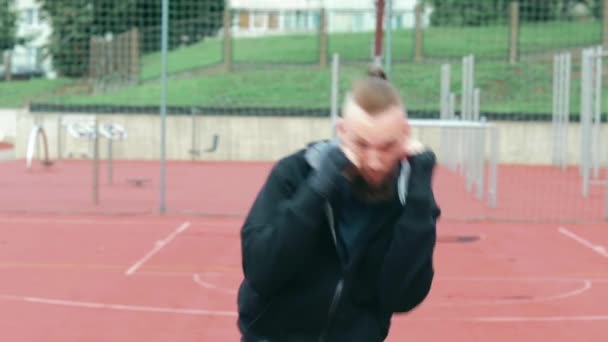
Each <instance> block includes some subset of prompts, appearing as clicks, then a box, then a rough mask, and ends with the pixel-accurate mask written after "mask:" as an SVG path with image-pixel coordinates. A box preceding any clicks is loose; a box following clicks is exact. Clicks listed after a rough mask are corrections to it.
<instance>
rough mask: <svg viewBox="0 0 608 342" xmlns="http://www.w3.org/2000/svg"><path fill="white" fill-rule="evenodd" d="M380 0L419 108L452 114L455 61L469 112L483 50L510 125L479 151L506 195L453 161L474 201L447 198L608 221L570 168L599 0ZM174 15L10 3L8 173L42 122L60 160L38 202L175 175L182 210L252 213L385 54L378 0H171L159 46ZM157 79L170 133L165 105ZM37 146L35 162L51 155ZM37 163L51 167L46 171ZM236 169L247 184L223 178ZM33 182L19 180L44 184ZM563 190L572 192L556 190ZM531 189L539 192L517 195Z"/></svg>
mask: <svg viewBox="0 0 608 342" xmlns="http://www.w3.org/2000/svg"><path fill="white" fill-rule="evenodd" d="M336 3H338V2H336ZM385 3H387V4H389V5H390V6H389V5H387V7H386V11H385V12H384V18H385V22H384V32H383V34H382V38H383V53H384V55H383V56H382V57H383V61H387V62H388V64H385V67H386V69H387V70H388V71H389V76H390V78H391V80H392V81H393V82H394V83H395V85H396V86H397V87H398V88H399V89H400V90H401V92H402V94H403V96H404V98H405V101H406V105H407V109H408V114H409V115H410V117H411V118H413V119H441V121H442V120H445V119H446V118H444V117H442V116H441V114H440V113H441V108H442V107H441V98H442V92H441V80H442V68H445V67H442V66H444V65H449V68H450V77H449V80H448V84H449V90H450V92H451V94H453V97H454V105H455V110H454V117H455V118H460V117H462V116H463V114H462V113H461V110H460V108H461V103H462V102H463V101H464V100H465V97H466V96H467V93H466V92H465V91H464V87H463V84H464V82H465V80H464V79H463V75H465V73H464V72H463V57H465V56H474V68H473V75H472V84H473V85H474V87H475V88H478V89H479V94H480V103H479V112H480V113H479V114H480V115H479V117H484V118H485V120H486V122H488V123H489V124H492V125H495V126H496V127H499V128H500V132H501V134H500V136H499V138H494V139H499V140H498V142H499V143H498V145H497V146H495V147H491V146H490V145H489V143H490V141H492V139H493V138H492V136H491V135H490V131H487V132H486V135H485V138H484V141H485V143H486V145H485V147H484V153H483V155H484V158H483V161H484V163H485V164H483V165H485V166H484V170H486V169H487V171H486V173H484V175H485V176H486V177H485V178H484V179H483V182H484V184H485V183H487V182H488V181H489V178H488V177H487V176H488V172H489V170H490V168H491V165H490V161H491V160H492V158H497V160H498V179H497V187H496V188H497V189H498V193H497V194H496V197H495V198H496V202H497V207H496V208H492V207H489V206H488V202H487V198H484V199H482V200H481V201H480V200H478V199H476V198H477V197H476V196H477V195H476V193H474V192H473V191H472V190H470V189H467V186H466V185H467V181H468V180H467V179H466V177H465V178H463V177H464V174H461V173H458V172H462V171H458V170H456V171H457V172H456V173H454V170H452V169H450V168H448V167H447V165H443V164H442V166H446V167H445V168H442V169H441V170H442V171H441V173H440V178H439V180H438V182H439V183H438V184H440V185H441V186H440V188H441V189H444V190H440V192H443V195H442V198H444V199H445V203H446V204H445V207H446V208H459V207H458V206H459V205H462V203H469V204H468V207H466V208H463V209H462V210H449V209H448V210H447V211H446V215H447V216H446V217H448V218H450V217H451V218H455V219H522V220H541V221H547V220H584V221H598V220H602V219H603V208H602V206H603V205H604V201H603V197H602V196H603V194H604V187H603V186H601V181H602V179H601V177H600V178H598V179H595V180H594V182H595V184H594V185H593V186H592V187H591V190H590V195H589V196H591V197H592V199H589V198H588V197H584V196H582V195H581V196H579V194H578V192H580V191H578V190H580V189H579V185H580V182H581V179H580V178H579V176H577V172H576V170H575V169H576V167H577V165H578V163H579V160H580V155H581V152H580V149H579V148H578V147H576V146H578V143H579V140H580V135H577V133H576V132H579V130H578V128H577V127H578V126H577V124H578V123H577V122H578V113H579V111H580V107H581V101H580V98H581V90H582V86H581V78H580V70H581V64H580V60H579V58H578V57H579V56H580V53H581V50H582V49H583V48H585V47H588V46H594V45H601V44H602V42H603V38H604V37H605V36H604V35H603V34H602V32H603V31H604V30H605V29H606V25H605V24H604V22H603V21H602V18H603V15H602V13H603V7H602V6H601V4H602V3H603V2H602V1H598V0H596V1H591V0H590V1H574V0H572V1H567V0H560V1H531V0H530V1H523V0H522V1H519V2H513V1H507V0H494V1H485V2H481V1H474V0H463V1H431V0H427V1H397V0H393V1H392V2H388V1H385ZM161 14H162V8H161V6H160V2H155V3H151V2H148V1H127V2H119V1H111V0H107V1H101V2H92V1H88V0H79V1H74V0H70V1H68V0H65V1H32V2H20V1H7V0H0V49H2V50H3V53H2V57H3V58H2V63H0V80H1V81H0V107H3V108H11V109H4V110H3V111H0V115H3V116H4V118H6V117H8V116H7V115H8V114H4V113H10V112H11V111H12V113H17V114H15V115H14V118H15V119H14V122H15V124H14V125H11V126H10V127H14V128H11V130H12V132H8V134H7V132H4V134H3V135H2V136H3V137H5V138H4V139H5V140H7V139H8V140H11V141H12V142H14V143H15V155H16V156H17V158H18V160H17V161H16V162H15V164H14V165H15V166H14V167H15V168H14V170H13V171H11V172H14V176H15V177H16V178H19V177H23V174H22V173H21V171H19V170H21V168H22V164H23V163H22V162H21V160H22V159H27V157H28V155H29V154H28V153H29V151H30V142H29V140H28V139H30V136H32V133H31V132H33V129H34V128H36V127H42V128H44V130H43V131H44V134H45V138H46V141H47V145H48V146H47V147H48V153H49V159H50V160H54V161H55V162H54V164H53V166H50V167H51V168H54V169H55V170H57V172H54V173H44V174H43V175H44V176H41V174H39V173H36V172H34V174H35V175H36V176H40V177H48V178H46V180H45V181H44V182H43V184H45V187H40V189H38V190H37V191H38V192H39V193H37V195H36V196H38V197H39V198H41V199H44V200H41V201H40V202H39V203H40V205H39V207H38V208H37V209H36V208H34V209H32V210H40V211H44V210H46V211H60V210H63V209H65V210H68V211H69V210H73V211H78V212H83V211H106V212H123V211H126V212H154V211H156V210H157V208H158V202H159V200H160V199H159V196H160V195H159V194H160V193H161V189H162V188H164V187H165V186H166V190H167V191H166V193H165V194H164V195H163V196H165V199H166V201H167V202H166V204H167V207H168V208H169V209H170V210H174V211H178V212H196V213H206V214H218V215H219V214H221V215H242V214H243V213H244V212H245V211H246V209H247V206H248V205H249V203H250V200H251V197H252V196H253V195H254V194H255V192H256V191H257V189H258V188H259V185H260V183H261V182H262V181H263V179H264V177H265V174H266V172H267V171H268V169H269V167H270V164H271V163H272V162H274V161H276V160H278V159H279V158H280V157H281V156H283V155H284V154H286V153H288V152H289V151H294V150H297V149H298V148H301V147H303V146H305V145H306V143H307V142H309V141H311V140H318V139H327V138H330V137H331V132H332V128H331V125H330V123H331V118H330V113H331V109H332V103H334V104H335V103H336V99H335V98H332V93H333V94H337V95H338V101H337V103H338V105H339V103H340V101H339V99H341V98H342V97H343V95H344V93H345V92H346V91H347V90H348V88H349V86H350V84H351V82H352V81H353V80H354V79H355V78H357V77H361V76H363V75H364V74H365V69H366V67H367V66H368V65H369V64H370V63H372V61H373V58H374V47H375V44H376V41H377V39H378V38H379V37H380V36H378V35H377V34H376V26H377V25H376V20H377V14H378V13H377V11H376V7H375V2H372V1H369V2H365V3H357V4H356V5H348V6H346V5H344V6H337V5H336V6H330V5H329V4H328V5H327V6H325V7H322V6H320V5H319V4H316V3H313V2H310V5H307V6H300V7H297V8H296V7H295V6H291V5H288V4H284V3H281V2H272V1H266V2H263V1H260V2H255V3H254V2H247V1H232V2H231V3H230V6H228V5H226V2H224V1H215V0H201V1H193V0H181V1H178V0H172V1H170V3H169V7H168V12H167V19H168V20H167V37H166V38H167V40H166V43H167V48H168V52H167V54H166V55H163V53H162V51H161V48H162V44H161V38H162V33H163V26H162V15H161ZM564 51H567V52H570V53H572V56H573V60H572V70H571V71H572V79H571V83H570V89H571V91H570V98H569V101H568V102H567V103H568V105H569V110H570V116H569V120H570V121H569V123H568V125H569V128H568V129H569V130H571V131H572V132H574V133H572V134H570V135H569V136H568V139H569V145H568V146H570V147H569V148H570V149H571V151H570V152H569V153H570V158H569V160H570V163H571V164H570V168H568V169H567V170H566V171H563V170H561V169H560V170H556V169H554V168H552V166H551V150H552V141H554V136H553V134H554V133H553V131H552V121H551V118H552V111H553V105H554V103H555V102H554V101H555V99H554V95H555V94H554V89H555V88H554V84H553V77H554V65H553V62H554V60H553V57H554V56H555V55H556V54H558V53H561V52H564ZM334 56H336V58H337V59H336V60H337V61H339V67H338V68H336V69H335V70H336V71H337V78H335V77H334V76H336V75H332V61H333V60H334ZM163 66H166V72H167V80H166V83H164V85H165V86H166V88H163V82H162V81H163V77H162V71H163ZM332 84H336V87H337V88H336V89H335V91H332ZM162 89H166V95H167V96H166V104H167V107H166V113H167V117H166V125H165V126H164V127H165V130H166V132H167V136H166V140H163V139H162V131H161V129H160V127H161V122H162V120H161V118H160V117H159V115H158V113H159V112H160V107H159V105H160V104H161V90H162ZM602 94H603V90H602ZM334 110H336V108H334ZM4 118H3V120H2V121H0V122H6V120H4ZM94 125H98V126H99V130H96V129H95V127H94ZM443 125H444V124H442V123H441V122H438V123H437V125H435V126H433V127H428V126H425V127H421V128H420V129H419V130H417V132H418V134H421V137H422V138H423V140H426V141H429V144H433V146H434V147H436V148H437V149H441V146H445V142H444V145H441V144H440V141H441V139H440V137H442V136H452V137H453V136H463V134H465V133H463V132H465V131H466V130H460V131H457V130H456V129H453V131H450V132H452V133H449V132H448V133H446V128H445V127H443ZM7 127H8V125H7ZM469 128H470V127H469ZM601 129H604V128H603V126H602V128H601ZM4 130H5V131H6V130H7V128H4ZM96 131H99V132H101V131H104V132H105V133H104V134H105V135H104V134H101V133H100V134H94V133H92V132H96ZM454 132H460V133H454ZM40 140H42V139H40ZM163 141H164V143H163ZM467 144H468V143H467ZM31 146H34V145H31ZM459 146H460V145H459ZM465 146H468V145H462V148H463V149H464V148H465ZM31 149H32V151H36V152H39V153H38V155H39V156H42V154H43V152H44V151H43V150H44V149H40V150H38V149H37V148H33V147H32V148H31ZM600 153H603V152H600ZM441 154H442V155H444V156H445V155H446V152H445V151H443V150H442V151H441ZM606 154H607V153H603V154H601V155H606ZM163 155H164V156H166V157H167V158H168V159H169V160H170V163H169V164H168V166H167V170H166V171H167V172H166V180H165V181H166V183H164V184H163V182H162V181H161V178H160V175H159V172H158V161H159V160H161V158H162V156H163ZM43 159H44V158H43ZM95 160H97V162H94V161H95ZM207 161H214V163H207ZM244 161H247V163H243V162H244ZM468 162H469V161H467V163H468ZM603 162H604V161H603ZM463 163H464V161H463ZM5 165H8V164H5ZM11 165H12V164H11ZM33 165H34V166H33V169H32V170H34V171H36V170H38V172H43V171H41V170H47V169H48V167H49V166H48V165H47V166H44V168H43V167H42V166H40V165H39V164H36V163H34V164H33ZM463 165H465V164H463ZM466 165H469V164H466ZM243 174H244V175H246V176H241V175H243ZM547 175H551V176H550V177H549V176H547ZM52 176H53V177H57V178H53V177H52ZM233 176H234V177H233ZM66 177H67V178H66ZM227 177H229V179H231V180H233V181H231V182H233V183H234V184H231V185H230V186H225V185H223V184H224V183H223V181H224V180H225V179H228V178H227ZM526 177H532V178H526ZM21 179H23V180H24V182H25V183H24V184H21V185H20V186H21V187H24V186H27V185H28V184H30V182H31V179H29V178H21ZM40 179H42V178H40ZM66 179H68V180H69V181H68V180H66ZM234 179H236V180H234ZM201 182H202V183H201ZM197 184H198V185H197ZM563 184H569V185H568V186H567V189H568V190H567V191H565V192H563V193H554V190H555V189H557V188H559V187H560V185H563ZM597 184H600V185H597ZM488 185H489V184H486V185H485V186H484V189H485V190H487V189H488ZM30 188H32V187H30ZM446 189H447V190H446ZM504 189H510V190H508V191H501V190H504ZM485 190H484V191H485ZM534 190H538V191H539V192H538V193H536V192H534ZM549 190H551V191H549ZM15 191H17V190H15ZM7 193H8V192H7ZM58 194H61V196H63V197H62V200H59V199H58V197H57V196H59V195H58ZM549 194H552V195H551V196H554V197H551V198H549ZM12 196H13V195H11V196H7V197H6V198H4V200H3V202H2V203H3V205H4V208H5V209H7V210H8V209H14V210H17V209H18V208H17V207H18V206H19V205H20V204H19V203H20V202H19V201H18V200H15V198H14V197H12ZM23 196H25V195H23ZM27 196H30V197H31V196H32V195H31V194H27ZM525 196H528V197H526V198H529V201H522V200H518V199H521V198H522V197H525ZM27 198H29V197H27ZM27 198H24V199H23V200H24V201H25V200H27ZM214 200H218V201H219V202H214ZM218 203H219V204H218ZM62 208H63V209H62ZM589 208H593V209H589Z"/></svg>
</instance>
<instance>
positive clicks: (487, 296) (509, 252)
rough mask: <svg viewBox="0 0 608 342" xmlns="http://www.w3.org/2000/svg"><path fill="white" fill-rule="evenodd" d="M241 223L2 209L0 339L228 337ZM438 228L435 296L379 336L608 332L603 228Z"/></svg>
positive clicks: (555, 337) (556, 339) (66, 341)
mask: <svg viewBox="0 0 608 342" xmlns="http://www.w3.org/2000/svg"><path fill="white" fill-rule="evenodd" d="M241 220H242V219H240V218H193V217H178V216H163V217H159V216H154V215H144V216H123V217H115V216H62V215H42V216H41V215H27V216H26V215H15V214H12V215H0V227H2V228H1V229H0V272H1V277H2V282H1V283H0V330H1V331H2V336H3V337H4V339H6V340H10V341H48V342H55V341H56V342H59V341H61V342H72V341H73V342H76V341H180V342H189V341H192V342H194V341H237V340H238V331H237V329H236V323H235V322H236V314H235V312H236V304H235V303H236V297H235V296H236V289H237V286H238V284H239V282H240V280H241V277H242V275H241V271H240V244H239V235H238V231H239V227H240V224H241ZM438 230H439V241H438V245H437V254H436V259H435V266H436V278H435V282H434V285H433V288H432V291H431V294H430V295H429V297H428V298H427V300H426V301H425V302H424V303H423V304H422V305H421V306H420V307H418V308H417V309H416V310H414V311H413V312H411V313H410V314H408V315H403V316H400V317H396V318H395V319H394V322H393V326H392V330H391V333H390V336H389V339H388V341H430V342H433V341H437V342H442V341H450V342H457V341H463V342H465V341H466V342H469V341H497V342H503V341H504V342H506V341H540V340H547V341H552V342H562V341H563V342H566V341H567V342H570V341H606V340H608V329H607V328H606V327H607V326H608V307H607V306H606V305H605V300H604V299H605V298H607V297H608V267H607V266H608V252H607V251H606V250H605V249H602V248H600V247H599V246H607V245H608V230H607V229H606V226H604V225H568V226H557V225H550V224H536V225H534V224H526V225H523V224H517V223H485V222H476V223H464V222H460V223H459V222H444V221H441V222H440V223H439V226H438ZM465 237H470V239H466V238H465ZM459 241H460V242H459ZM159 242H160V243H159ZM129 271H131V273H129Z"/></svg>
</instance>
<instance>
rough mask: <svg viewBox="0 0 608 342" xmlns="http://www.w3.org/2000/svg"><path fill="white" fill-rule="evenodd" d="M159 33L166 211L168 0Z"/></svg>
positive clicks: (162, 179) (164, 208)
mask: <svg viewBox="0 0 608 342" xmlns="http://www.w3.org/2000/svg"><path fill="white" fill-rule="evenodd" d="M161 25H162V34H161V81H160V83H161V91H160V93H161V94H160V122H161V124H160V126H161V134H160V136H161V143H160V213H161V214H164V213H165V212H166V211H167V205H166V202H165V201H166V179H165V177H166V154H167V127H166V125H167V45H168V42H167V40H168V35H169V32H168V31H169V0H162V24H161Z"/></svg>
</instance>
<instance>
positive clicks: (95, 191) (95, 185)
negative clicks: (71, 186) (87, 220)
mask: <svg viewBox="0 0 608 342" xmlns="http://www.w3.org/2000/svg"><path fill="white" fill-rule="evenodd" d="M94 127H95V130H94V131H93V203H95V205H98V204H99V121H98V120H97V117H95V124H94Z"/></svg>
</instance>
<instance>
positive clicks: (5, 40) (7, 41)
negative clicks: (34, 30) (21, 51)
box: [0, 0, 17, 57]
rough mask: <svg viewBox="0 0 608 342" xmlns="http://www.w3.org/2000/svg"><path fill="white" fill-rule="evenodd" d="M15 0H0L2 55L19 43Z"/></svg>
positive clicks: (0, 45)
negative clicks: (14, 8)
mask: <svg viewBox="0 0 608 342" xmlns="http://www.w3.org/2000/svg"><path fill="white" fill-rule="evenodd" d="M12 7H13V0H0V57H2V55H3V53H2V52H3V51H5V50H11V49H12V48H13V46H15V44H16V43H17V30H16V29H17V15H16V14H15V11H14V10H13V8H12Z"/></svg>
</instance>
